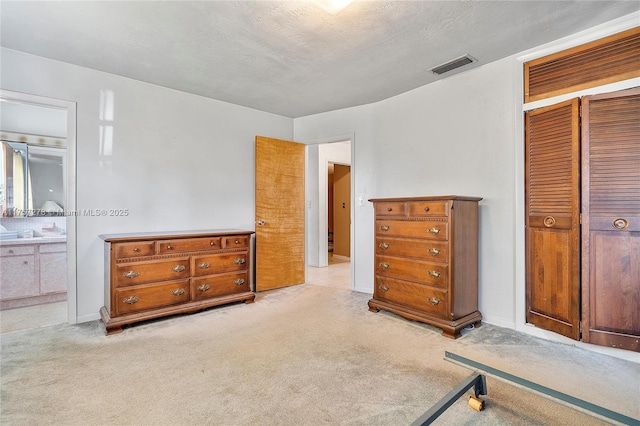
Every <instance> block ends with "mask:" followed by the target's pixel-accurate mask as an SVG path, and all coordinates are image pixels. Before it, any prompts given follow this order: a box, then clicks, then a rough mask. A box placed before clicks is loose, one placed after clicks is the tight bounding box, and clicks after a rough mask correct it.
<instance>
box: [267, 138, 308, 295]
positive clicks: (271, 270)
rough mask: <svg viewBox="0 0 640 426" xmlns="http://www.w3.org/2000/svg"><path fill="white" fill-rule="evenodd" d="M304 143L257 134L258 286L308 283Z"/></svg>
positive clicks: (275, 286)
mask: <svg viewBox="0 0 640 426" xmlns="http://www.w3.org/2000/svg"><path fill="white" fill-rule="evenodd" d="M304 160H305V146H304V145H303V144H300V143H296V142H289V141H283V140H279V139H271V138H266V137H263V136H256V291H262V290H270V289H274V288H280V287H286V286H290V285H294V284H302V283H304V280H305V276H304V268H305V262H304V215H305V208H304V205H305V201H304V200H305V198H304V197H305V194H304Z"/></svg>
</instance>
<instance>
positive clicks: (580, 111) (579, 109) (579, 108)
mask: <svg viewBox="0 0 640 426" xmlns="http://www.w3.org/2000/svg"><path fill="white" fill-rule="evenodd" d="M578 115H579V116H580V117H582V105H580V107H578Z"/></svg>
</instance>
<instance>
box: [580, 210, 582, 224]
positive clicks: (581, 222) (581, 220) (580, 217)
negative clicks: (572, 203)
mask: <svg viewBox="0 0 640 426" xmlns="http://www.w3.org/2000/svg"><path fill="white" fill-rule="evenodd" d="M580 225H582V213H580Z"/></svg>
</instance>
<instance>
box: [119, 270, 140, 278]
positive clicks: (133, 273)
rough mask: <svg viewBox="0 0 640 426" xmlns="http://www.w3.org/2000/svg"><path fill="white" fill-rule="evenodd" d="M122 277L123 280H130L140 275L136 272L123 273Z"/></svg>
mask: <svg viewBox="0 0 640 426" xmlns="http://www.w3.org/2000/svg"><path fill="white" fill-rule="evenodd" d="M122 275H124V277H125V278H131V279H134V278H135V277H137V276H138V275H140V272H138V271H128V272H125V273H124V274H122Z"/></svg>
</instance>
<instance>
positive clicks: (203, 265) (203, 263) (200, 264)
mask: <svg viewBox="0 0 640 426" xmlns="http://www.w3.org/2000/svg"><path fill="white" fill-rule="evenodd" d="M210 266H211V264H210V263H209V262H202V263H198V268H200V269H207V268H208V267H210Z"/></svg>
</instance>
